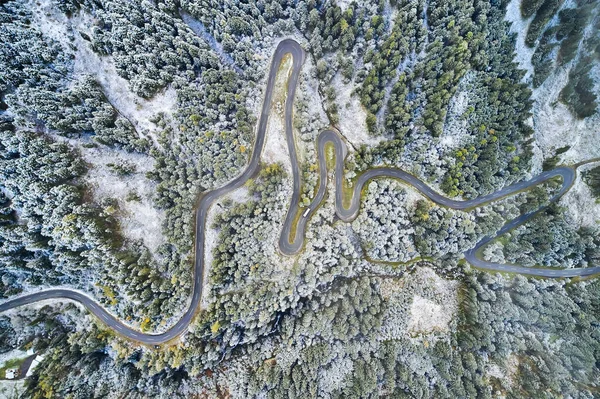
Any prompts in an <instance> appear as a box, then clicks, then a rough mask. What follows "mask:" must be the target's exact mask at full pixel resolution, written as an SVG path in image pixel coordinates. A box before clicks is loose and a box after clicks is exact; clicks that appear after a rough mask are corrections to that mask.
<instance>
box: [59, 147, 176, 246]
mask: <svg viewBox="0 0 600 399" xmlns="http://www.w3.org/2000/svg"><path fill="white" fill-rule="evenodd" d="M54 138H55V139H56V140H60V141H66V142H68V143H69V144H70V145H71V146H73V147H75V148H77V149H78V150H79V152H80V154H81V157H82V159H83V160H84V161H85V162H86V163H87V165H88V170H87V173H86V175H85V176H84V179H85V183H86V185H87V187H88V188H89V189H90V190H91V193H92V194H93V197H94V200H95V202H97V203H101V202H102V201H103V200H105V199H108V198H111V199H115V200H117V204H118V210H117V212H116V213H115V214H114V215H113V216H115V217H116V219H117V220H118V222H119V226H120V227H121V231H122V233H123V235H124V237H125V238H126V239H130V240H141V241H142V242H143V243H144V245H145V246H146V247H148V249H149V250H150V251H151V252H153V253H155V252H156V250H157V249H158V247H159V246H160V245H161V244H162V243H164V242H165V238H164V236H163V234H162V222H163V220H164V217H165V216H164V211H162V210H159V209H157V208H155V207H154V204H153V202H152V197H153V196H154V193H155V191H156V190H155V185H156V184H155V183H154V182H152V181H150V180H149V179H148V178H147V177H146V172H149V171H151V170H152V169H153V167H154V159H152V158H150V157H148V156H146V155H141V154H132V153H127V152H124V151H119V150H115V149H111V148H108V147H94V148H87V147H84V146H82V145H81V144H82V142H81V141H80V140H75V139H65V138H63V137H60V136H55V137H54ZM119 162H124V163H126V164H127V165H130V166H134V167H135V171H134V172H133V173H132V174H131V175H129V176H117V175H116V174H115V172H114V171H112V170H111V169H110V166H108V165H109V164H118V163H119ZM134 194H135V196H137V198H136V199H128V196H133V195H134Z"/></svg>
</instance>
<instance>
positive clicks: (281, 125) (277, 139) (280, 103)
mask: <svg viewBox="0 0 600 399" xmlns="http://www.w3.org/2000/svg"><path fill="white" fill-rule="evenodd" d="M292 61H293V60H292V57H290V56H288V57H284V59H283V60H282V62H281V66H280V67H279V71H278V73H277V78H276V79H275V87H274V89H273V97H272V99H273V102H272V104H271V115H270V117H269V122H268V124H267V131H266V137H265V145H264V148H263V152H262V159H263V160H264V161H265V162H267V163H277V162H279V163H281V164H282V165H283V166H284V168H285V170H286V172H287V174H288V176H291V175H292V164H291V162H290V157H289V154H288V147H287V140H286V136H285V101H286V99H287V84H288V78H289V75H290V72H291V70H292V65H293V63H292Z"/></svg>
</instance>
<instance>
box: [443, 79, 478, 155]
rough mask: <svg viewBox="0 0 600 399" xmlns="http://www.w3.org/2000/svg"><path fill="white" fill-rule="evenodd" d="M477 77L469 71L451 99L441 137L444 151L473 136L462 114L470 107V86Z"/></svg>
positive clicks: (456, 146) (463, 142) (459, 144)
mask: <svg viewBox="0 0 600 399" xmlns="http://www.w3.org/2000/svg"><path fill="white" fill-rule="evenodd" d="M475 77H476V74H475V73H474V72H472V71H469V72H467V73H466V74H465V75H464V76H463V78H462V79H461V81H460V83H459V85H458V89H457V90H456V93H455V94H454V96H452V98H451V99H450V103H449V104H448V114H447V116H446V123H444V131H443V132H442V134H441V135H440V139H439V146H440V147H441V150H442V151H443V152H444V153H447V152H448V151H450V150H452V149H455V148H458V147H460V146H461V145H464V144H465V142H466V141H467V140H469V139H471V137H472V136H471V135H469V133H468V127H469V123H468V121H467V119H466V118H462V115H464V113H465V112H466V111H467V109H468V106H469V96H470V95H471V90H470V86H471V83H472V82H473V80H474V79H475Z"/></svg>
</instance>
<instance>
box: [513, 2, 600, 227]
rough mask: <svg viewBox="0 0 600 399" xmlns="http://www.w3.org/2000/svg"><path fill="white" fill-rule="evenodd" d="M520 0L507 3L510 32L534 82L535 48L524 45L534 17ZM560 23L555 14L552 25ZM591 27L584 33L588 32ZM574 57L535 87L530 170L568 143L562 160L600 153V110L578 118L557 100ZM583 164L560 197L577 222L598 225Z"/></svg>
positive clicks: (598, 73) (599, 213)
mask: <svg viewBox="0 0 600 399" xmlns="http://www.w3.org/2000/svg"><path fill="white" fill-rule="evenodd" d="M519 7H520V1H519V0H512V1H511V2H510V3H509V4H508V7H507V11H506V20H507V21H510V22H512V26H511V32H514V33H516V34H517V41H516V49H515V50H516V57H515V61H516V62H517V63H518V64H519V67H520V68H523V69H525V70H526V71H527V74H526V76H525V79H524V80H525V81H527V82H529V83H531V76H532V73H533V66H532V64H531V57H532V55H533V52H534V49H532V48H529V47H527V46H526V45H525V42H524V40H525V35H526V33H527V27H528V26H529V23H530V22H531V19H532V18H533V17H531V18H529V19H527V20H524V19H522V18H521V11H520V8H519ZM572 7H574V4H573V2H572V1H571V0H568V1H565V2H564V3H563V4H562V6H561V8H562V9H564V8H572ZM556 23H557V18H556V17H555V18H554V19H553V20H552V21H550V23H549V25H553V24H556ZM589 30H590V28H589V27H588V28H587V29H586V32H585V35H589ZM574 64H575V61H573V62H571V63H569V64H567V65H565V66H561V67H557V68H556V70H555V71H554V72H552V74H551V75H550V76H549V77H548V78H547V79H546V81H545V82H544V83H543V84H542V85H541V86H540V87H538V88H536V89H532V90H533V93H532V99H533V101H534V103H533V110H532V114H533V117H532V118H531V119H530V121H531V126H532V127H533V129H534V139H535V140H534V145H533V154H534V155H533V160H532V169H531V174H532V175H535V174H538V173H540V172H541V171H542V163H543V161H544V159H547V158H550V157H552V156H554V155H555V153H556V150H557V149H559V148H563V147H565V146H567V145H568V146H569V147H570V148H569V150H568V151H567V152H565V153H563V154H562V155H561V156H560V163H562V164H575V163H578V162H582V161H586V160H589V159H593V158H598V157H600V145H598V140H599V139H600V127H599V126H600V114H598V113H596V114H594V115H592V116H590V117H588V118H585V119H578V118H576V117H575V115H573V113H572V112H571V111H570V110H569V109H568V108H567V106H566V105H564V104H563V103H561V102H560V101H559V100H558V97H559V95H560V91H561V90H562V89H563V88H564V87H565V85H566V84H567V81H568V78H569V71H570V69H571V68H572V67H573V65H574ZM593 76H594V81H595V87H596V90H595V91H596V92H599V91H600V68H598V67H594V69H593ZM582 170H585V168H580V170H579V176H578V178H577V180H576V182H575V184H574V185H573V187H572V188H571V190H570V191H569V192H568V193H566V194H565V195H564V196H563V198H562V199H561V201H560V203H561V204H562V205H563V206H565V208H566V209H567V212H568V213H569V215H570V216H571V218H572V219H573V221H574V222H575V223H577V225H581V226H590V227H591V226H597V224H598V221H600V205H598V204H596V202H595V199H594V198H593V197H592V196H591V192H590V190H589V187H587V185H586V184H585V183H584V182H583V181H582V179H581V172H582Z"/></svg>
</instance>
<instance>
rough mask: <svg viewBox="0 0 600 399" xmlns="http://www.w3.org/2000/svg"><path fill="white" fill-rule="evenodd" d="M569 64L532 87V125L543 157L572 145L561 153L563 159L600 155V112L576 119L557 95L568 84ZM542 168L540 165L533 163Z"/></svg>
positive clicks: (574, 159)
mask: <svg viewBox="0 0 600 399" xmlns="http://www.w3.org/2000/svg"><path fill="white" fill-rule="evenodd" d="M568 76H569V71H568V69H567V68H560V69H558V70H556V71H555V72H554V73H553V74H552V75H551V76H549V77H548V79H546V81H545V82H544V84H543V85H541V86H540V87H539V88H537V89H535V90H534V91H533V96H532V98H533V100H534V105H533V115H534V116H533V128H534V130H535V133H534V137H535V142H536V144H537V145H538V146H539V149H540V151H541V152H542V154H543V155H544V157H546V158H547V157H551V156H553V155H554V151H555V150H556V149H557V148H561V147H564V146H565V145H570V146H571V148H570V149H569V151H567V152H566V153H564V154H563V155H562V156H561V159H562V161H563V162H564V163H567V164H568V163H577V162H581V161H586V160H589V159H592V158H597V157H600V146H599V145H598V137H599V130H598V126H599V124H600V123H599V122H600V115H599V114H598V113H596V114H594V115H592V116H590V117H588V118H585V119H577V118H576V117H575V116H574V115H573V114H572V113H571V111H569V109H568V108H567V107H566V106H565V105H564V104H563V103H561V102H559V101H558V95H559V94H560V91H561V90H562V88H563V87H564V86H565V85H566V84H567V81H568ZM534 166H537V167H538V168H539V166H540V165H534Z"/></svg>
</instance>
